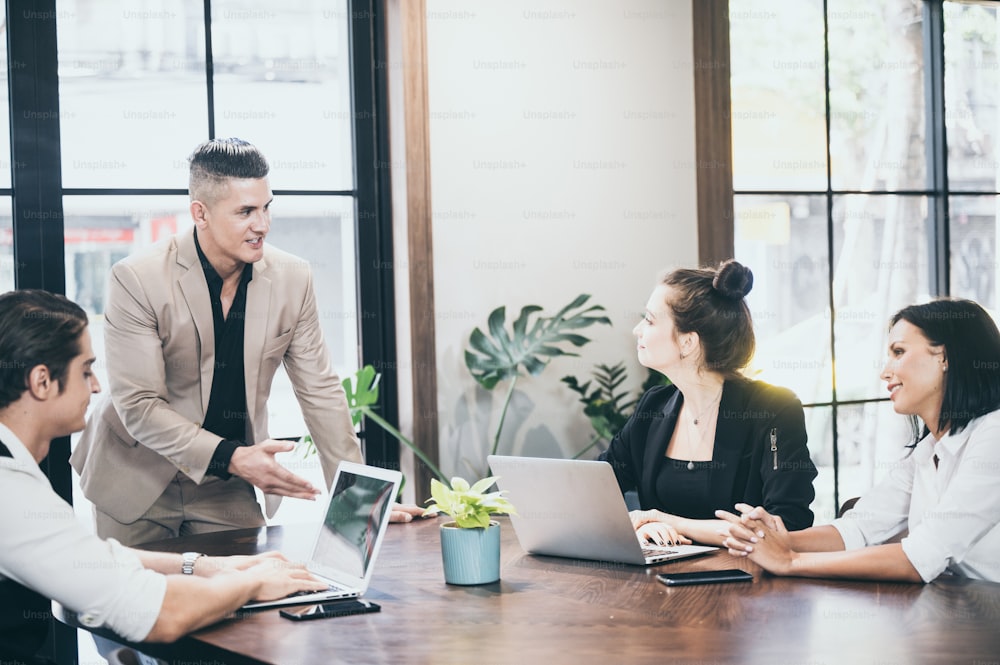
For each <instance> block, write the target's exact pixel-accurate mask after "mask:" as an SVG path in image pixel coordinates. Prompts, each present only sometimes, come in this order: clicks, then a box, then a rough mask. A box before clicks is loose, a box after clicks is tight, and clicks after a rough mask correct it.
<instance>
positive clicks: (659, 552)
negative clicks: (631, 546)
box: [642, 545, 677, 556]
mask: <svg viewBox="0 0 1000 665" xmlns="http://www.w3.org/2000/svg"><path fill="white" fill-rule="evenodd" d="M642 554H643V556H663V555H664V554H677V550H672V549H670V548H669V547H657V546H656V545H643V546H642Z"/></svg>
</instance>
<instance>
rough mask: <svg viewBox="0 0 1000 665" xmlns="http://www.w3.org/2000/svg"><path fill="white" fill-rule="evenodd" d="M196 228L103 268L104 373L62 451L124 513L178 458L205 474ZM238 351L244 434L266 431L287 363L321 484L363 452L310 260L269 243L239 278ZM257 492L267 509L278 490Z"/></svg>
mask: <svg viewBox="0 0 1000 665" xmlns="http://www.w3.org/2000/svg"><path fill="white" fill-rule="evenodd" d="M193 233H194V232H193V231H190V230H189V231H185V232H182V233H179V234H177V235H176V236H173V237H172V238H170V239H168V240H167V241H164V242H162V243H159V244H157V245H156V246H154V247H151V248H149V249H148V250H146V251H144V252H142V253H139V254H136V255H133V256H130V257H128V258H126V259H123V260H122V261H119V262H118V263H117V264H115V265H114V267H113V268H112V269H111V276H110V279H109V286H108V301H107V308H106V311H105V316H104V319H105V327H104V338H105V349H106V351H105V355H106V361H107V370H108V371H107V374H108V382H109V384H110V385H109V386H108V389H107V394H106V396H105V398H104V399H103V400H102V401H101V403H100V404H98V405H97V407H96V408H95V410H94V412H93V414H92V415H91V417H90V418H89V420H88V422H87V427H86V429H84V431H83V435H82V437H81V439H80V441H79V443H78V445H77V447H76V449H75V450H74V452H73V455H72V457H71V460H70V461H71V463H72V465H73V468H74V469H76V470H77V472H79V474H80V477H81V487H82V489H83V493H84V495H85V496H86V497H87V498H88V499H89V500H90V501H91V502H93V504H94V505H95V506H96V507H97V508H98V509H100V510H101V511H103V512H104V513H107V514H108V515H110V516H111V517H113V518H114V519H116V520H117V521H119V522H123V523H131V522H134V521H135V520H136V519H138V518H139V517H140V516H141V515H142V514H143V513H145V512H146V511H147V510H148V509H149V508H150V507H151V506H152V505H153V503H154V502H155V501H156V500H157V499H158V498H159V496H160V495H161V494H162V493H163V490H164V489H165V488H166V486H167V485H168V484H169V483H170V481H171V479H172V478H173V477H174V476H175V474H176V473H177V471H178V470H180V471H182V472H184V473H185V474H186V475H188V476H189V477H190V478H191V479H192V480H193V481H194V482H196V483H201V482H202V480H203V479H204V478H205V472H206V469H207V468H208V464H209V462H210V461H211V459H212V454H213V453H214V452H215V448H216V446H217V445H218V443H219V440H220V437H219V436H218V435H216V434H212V433H211V432H208V431H206V430H204V429H202V428H201V423H202V422H203V421H204V419H205V410H206V409H207V408H208V398H209V395H210V393H211V389H212V376H213V365H214V362H215V329H214V322H213V318H212V304H211V301H210V298H209V294H208V284H207V283H206V281H205V274H204V271H203V270H202V267H201V263H200V262H199V260H198V253H197V249H196V248H195V243H194V236H193ZM243 355H244V362H245V373H246V398H247V412H248V413H249V423H248V429H249V430H250V431H249V439H248V440H249V441H252V442H259V441H263V440H264V439H267V438H269V435H268V429H267V398H268V395H269V394H270V391H271V381H272V379H273V378H274V373H275V371H276V370H277V368H278V364H279V363H284V366H285V371H286V372H287V374H288V376H289V378H290V379H291V383H292V387H293V388H294V391H295V395H296V397H297V399H298V402H299V405H300V407H301V409H302V414H303V416H304V418H305V422H306V427H307V429H308V431H309V433H310V434H311V435H312V437H313V441H314V442H315V444H316V449H317V450H318V451H319V456H320V461H321V464H322V467H323V474H324V476H325V478H326V482H327V485H328V486H329V484H330V483H331V482H332V481H333V475H334V472H335V471H336V468H337V464H338V463H339V462H340V460H344V459H346V460H351V461H361V447H360V444H359V442H358V438H357V436H356V435H355V432H354V427H353V425H352V423H351V417H350V412H349V410H348V407H347V400H346V398H345V395H344V390H343V387H342V386H341V383H340V379H339V378H338V376H337V374H336V373H335V372H334V371H333V368H332V366H331V363H330V356H329V352H328V350H327V347H326V343H325V341H324V339H323V331H322V329H321V328H320V324H319V313H318V309H317V306H316V297H315V294H314V292H313V286H312V271H311V270H310V268H309V264H308V262H306V261H304V260H303V259H300V258H298V257H296V256H293V255H291V254H288V253H287V252H283V251H281V250H278V249H275V248H273V247H271V246H269V245H265V249H264V256H263V258H262V259H261V260H260V261H258V262H257V263H255V264H254V266H253V279H252V280H251V281H250V283H249V285H248V287H247V305H246V326H245V332H244V341H243ZM265 499H266V500H265V504H266V511H267V515H268V516H271V515H273V514H274V511H275V510H277V507H278V504H279V502H280V497H277V496H273V495H267V496H266V497H265Z"/></svg>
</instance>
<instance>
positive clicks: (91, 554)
mask: <svg viewBox="0 0 1000 665" xmlns="http://www.w3.org/2000/svg"><path fill="white" fill-rule="evenodd" d="M0 441H3V443H4V445H6V446H7V448H8V449H9V450H10V452H11V454H12V455H13V457H0V542H2V546H0V580H2V579H10V580H14V581H16V582H18V583H20V584H23V585H24V586H26V587H28V588H29V589H32V590H34V591H36V592H38V593H40V594H42V595H43V596H45V597H46V598H51V599H53V600H56V601H58V602H59V603H61V604H62V605H63V606H64V607H66V608H67V609H69V610H72V611H74V612H76V613H77V614H78V618H79V620H80V622H81V623H83V624H84V625H86V626H88V627H97V626H106V627H107V628H110V629H111V630H113V631H114V632H116V633H118V634H119V635H121V636H122V637H124V638H126V639H128V640H131V641H135V642H138V641H141V640H142V639H144V638H145V637H146V636H147V635H148V634H149V631H150V630H151V629H152V628H153V624H154V623H156V618H157V616H158V615H159V613H160V606H161V605H162V604H163V598H164V596H165V594H166V591H167V580H166V577H164V576H163V575H161V574H159V573H157V572H155V571H152V570H147V569H145V568H143V566H142V562H141V561H140V560H139V557H138V555H136V553H135V552H133V551H131V550H129V549H127V548H125V547H123V546H122V545H120V544H119V543H118V542H117V541H115V540H101V539H100V538H98V537H97V536H95V535H93V534H91V533H89V532H88V531H87V530H86V529H84V528H83V526H82V525H81V524H80V523H79V522H78V521H77V518H76V516H75V515H74V514H73V508H72V507H71V506H70V505H69V504H68V503H66V502H65V501H63V500H62V499H61V498H60V497H59V495H57V494H56V493H55V491H53V489H52V485H51V484H50V483H49V479H48V478H46V477H45V475H44V474H43V473H42V470H41V469H40V468H38V464H37V463H36V462H35V460H34V458H33V457H32V456H31V453H29V452H28V449H27V448H25V447H24V444H22V443H21V441H20V440H19V439H18V438H17V437H16V436H15V435H14V433H13V432H11V431H10V430H9V429H7V427H5V426H4V425H2V424H0Z"/></svg>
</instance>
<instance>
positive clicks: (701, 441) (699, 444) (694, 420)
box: [687, 388, 722, 471]
mask: <svg viewBox="0 0 1000 665" xmlns="http://www.w3.org/2000/svg"><path fill="white" fill-rule="evenodd" d="M721 399H722V389H721V388H720V389H719V394H718V395H716V396H715V399H713V400H712V401H711V402H709V403H708V406H706V407H705V408H704V409H702V411H701V413H699V414H698V415H696V416H695V417H694V418H692V419H691V423H693V424H694V426H695V430H694V431H695V432H698V424H699V423H700V422H701V419H702V418H704V417H705V414H707V413H708V411H709V410H710V409H711V408H712V407H713V406H715V405H716V404H717V403H718V402H719V400H721ZM707 433H708V430H707V429H706V430H705V432H702V433H701V434H700V435H699V436H697V437H692V436H691V426H690V425H688V439H690V440H691V441H694V440H695V439H697V445H696V446H695V447H694V449H693V450H694V452H698V450H700V449H701V447H702V444H704V443H705V434H707ZM687 469H688V471H694V460H688V463H687Z"/></svg>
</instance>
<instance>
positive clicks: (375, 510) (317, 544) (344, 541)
mask: <svg viewBox="0 0 1000 665" xmlns="http://www.w3.org/2000/svg"><path fill="white" fill-rule="evenodd" d="M402 477H403V476H402V474H401V473H400V472H399V471H391V470H389V469H380V468H377V467H373V466H366V465H364V464H355V463H353V462H341V463H340V465H339V466H338V467H337V475H336V477H334V479H333V485H332V488H333V489H332V490H331V491H330V501H329V504H327V508H326V516H325V518H324V520H323V524H322V525H321V526H320V528H319V529H318V531H317V533H316V537H315V539H314V542H313V548H312V554H311V555H310V557H309V562H308V563H307V564H306V567H307V568H308V569H309V571H310V572H311V573H312V574H313V575H314V576H316V577H317V578H319V579H320V580H322V581H324V582H326V583H327V584H328V585H329V588H327V589H325V590H322V591H316V592H312V591H310V592H305V593H300V594H295V595H292V596H288V597H286V598H279V599H277V600H268V601H260V602H250V603H247V604H246V605H244V606H243V608H244V609H261V608H265V607H277V606H280V605H298V604H302V603H317V602H323V601H327V600H334V599H338V598H357V597H358V596H360V595H361V594H363V593H364V592H365V591H366V590H367V589H368V582H369V581H370V580H371V577H372V571H373V570H374V566H375V558H376V557H377V556H378V551H379V548H380V547H381V546H382V538H383V537H384V536H385V532H386V529H387V528H388V526H389V513H390V512H391V511H392V504H393V502H394V501H395V499H396V494H397V492H398V491H399V485H400V482H401V481H402Z"/></svg>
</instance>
